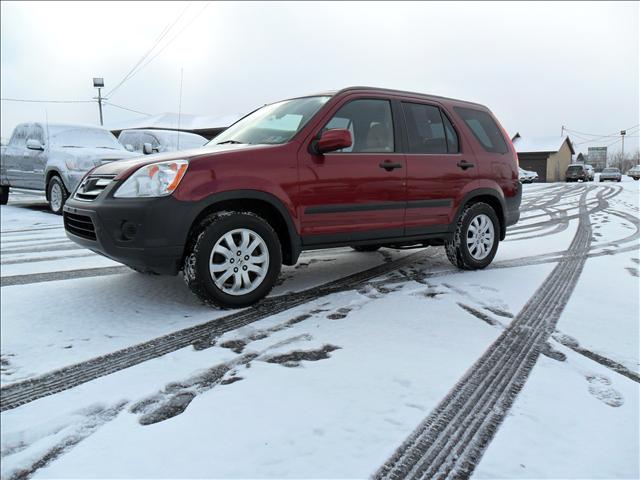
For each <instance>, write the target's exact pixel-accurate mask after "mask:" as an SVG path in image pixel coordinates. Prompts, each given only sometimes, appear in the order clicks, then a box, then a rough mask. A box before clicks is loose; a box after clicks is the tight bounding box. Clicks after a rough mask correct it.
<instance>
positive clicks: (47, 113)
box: [44, 108, 49, 145]
mask: <svg viewBox="0 0 640 480" xmlns="http://www.w3.org/2000/svg"><path fill="white" fill-rule="evenodd" d="M44 124H45V126H46V127H47V145H49V112H48V111H47V109H46V108H45V109H44Z"/></svg>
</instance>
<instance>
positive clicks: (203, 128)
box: [107, 113, 241, 140]
mask: <svg viewBox="0 0 640 480" xmlns="http://www.w3.org/2000/svg"><path fill="white" fill-rule="evenodd" d="M240 117H241V115H237V114H232V115H223V116H220V115H218V116H213V115H189V114H186V113H183V114H181V115H178V114H177V113H159V114H157V115H149V116H146V117H139V118H136V119H134V120H127V121H124V122H118V123H114V124H111V125H108V126H107V128H108V129H109V130H111V133H113V134H114V135H115V136H116V137H117V136H118V135H120V132H121V131H122V130H128V129H156V130H180V131H181V132H191V133H197V134H198V135H202V136H203V137H205V138H206V139H207V140H211V139H212V138H213V137H215V136H216V135H218V134H219V133H220V132H222V131H223V130H224V129H226V128H227V127H228V126H229V125H231V124H232V123H235V122H236V120H239V119H240Z"/></svg>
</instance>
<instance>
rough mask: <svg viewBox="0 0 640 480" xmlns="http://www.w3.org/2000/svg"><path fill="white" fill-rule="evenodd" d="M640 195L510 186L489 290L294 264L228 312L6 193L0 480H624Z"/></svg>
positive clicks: (329, 254)
mask: <svg viewBox="0 0 640 480" xmlns="http://www.w3.org/2000/svg"><path fill="white" fill-rule="evenodd" d="M639 186H640V182H634V181H633V180H631V179H630V178H629V177H624V180H623V182H622V183H579V184H564V183H562V184H558V183H556V184H532V185H525V186H524V195H523V201H522V208H521V212H522V215H521V220H520V222H519V223H518V224H517V225H515V226H513V227H511V228H510V229H509V230H508V233H507V238H506V240H505V241H504V242H503V243H501V244H500V247H499V250H498V254H497V256H496V258H495V260H494V262H493V264H492V265H491V266H490V267H489V268H487V269H486V270H483V271H475V272H466V271H465V272H463V271H458V270H456V269H455V268H453V267H452V266H451V265H450V264H449V262H448V261H447V259H446V256H445V254H444V249H443V248H440V247H430V248H425V249H419V250H392V249H381V250H380V251H378V252H373V253H359V252H355V251H352V250H350V249H346V248H342V249H334V250H320V251H312V252H305V253H303V255H302V256H301V258H300V261H299V262H298V264H297V265H296V266H295V267H284V268H283V271H282V274H281V277H280V279H279V282H278V285H277V287H276V288H275V289H274V290H273V292H272V293H271V295H270V296H269V297H268V298H267V299H266V300H265V301H263V302H262V303H261V304H260V305H258V306H255V307H252V308H248V309H244V310H237V311H234V310H213V309H211V308H209V307H206V306H204V305H202V304H200V303H199V302H198V301H197V299H196V298H195V297H194V296H193V295H192V294H191V293H190V292H189V290H188V288H187V286H186V285H185V284H184V282H183V280H182V278H181V276H177V277H161V276H147V275H141V274H138V273H136V272H133V271H131V270H129V269H128V268H126V267H124V266H122V265H119V264H117V263H115V262H112V261H110V260H108V259H106V258H103V257H100V256H98V255H95V254H93V253H92V252H90V251H88V250H83V249H81V248H80V247H78V246H77V245H75V244H74V243H72V242H70V241H69V240H67V239H66V236H65V232H64V229H63V227H62V218H61V217H59V216H56V215H53V214H50V213H48V212H47V207H46V203H45V202H44V199H43V198H41V197H38V196H34V195H31V194H28V193H20V192H16V193H12V194H11V197H10V200H9V204H8V205H7V206H3V207H2V209H1V216H2V226H1V276H2V279H1V285H2V287H1V289H0V291H1V311H0V313H1V318H2V321H1V334H2V335H1V376H0V380H1V385H2V390H1V392H2V395H1V405H2V407H1V409H2V413H1V422H2V435H1V453H0V454H1V459H2V462H1V465H2V466H1V475H2V478H3V479H7V480H8V479H18V478H31V477H33V478H125V477H126V478H178V477H179V478H196V477H197V478H203V477H223V478H249V477H251V478H308V477H316V478H318V477H322V478H337V477H340V478H365V477H371V476H374V477H377V478H408V477H411V478H418V477H421V478H433V477H467V476H469V475H473V476H474V477H477V478H596V477H597V478H638V477H640V467H639V462H640V458H639V452H640V443H639V425H640V418H639V415H640V414H639V412H640V405H639V403H640V401H639V400H640V360H639V350H640V347H639V338H640V336H639V335H640V334H639V325H640V322H639V318H640V311H639V309H640V302H639V298H638V296H639V291H640V213H639V194H640V190H639Z"/></svg>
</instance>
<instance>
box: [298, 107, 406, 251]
mask: <svg viewBox="0 0 640 480" xmlns="http://www.w3.org/2000/svg"><path fill="white" fill-rule="evenodd" d="M332 128H343V129H348V130H349V131H350V132H351V136H352V139H353V144H352V146H351V147H349V148H345V149H343V150H341V151H335V152H328V153H325V154H323V155H314V154H313V153H310V152H309V150H308V148H307V146H306V145H305V146H304V147H303V148H302V149H301V153H300V159H299V176H300V191H299V207H298V208H299V209H300V210H299V212H298V213H299V218H300V219H301V234H302V238H303V240H302V241H303V244H304V245H318V244H331V243H348V242H349V241H358V240H371V239H376V238H380V239H382V238H393V237H400V236H402V235H403V233H404V214H405V202H406V198H405V195H406V193H405V184H404V183H405V177H406V168H405V160H404V155H403V154H402V153H401V152H400V151H399V150H400V148H399V145H398V143H399V142H398V140H397V133H396V131H395V130H396V129H394V118H393V113H392V108H391V102H390V101H389V100H387V99H383V98H359V99H347V100H345V101H344V102H343V103H342V104H340V105H337V106H336V107H335V109H334V113H333V114H332V115H331V116H330V119H329V120H328V121H327V123H326V124H325V125H324V127H323V130H327V129H332Z"/></svg>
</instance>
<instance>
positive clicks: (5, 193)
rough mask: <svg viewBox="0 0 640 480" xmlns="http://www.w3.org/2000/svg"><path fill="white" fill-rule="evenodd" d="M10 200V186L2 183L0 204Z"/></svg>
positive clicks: (0, 186)
mask: <svg viewBox="0 0 640 480" xmlns="http://www.w3.org/2000/svg"><path fill="white" fill-rule="evenodd" d="M8 201H9V186H8V185H0V205H6V204H7V202H8Z"/></svg>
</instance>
